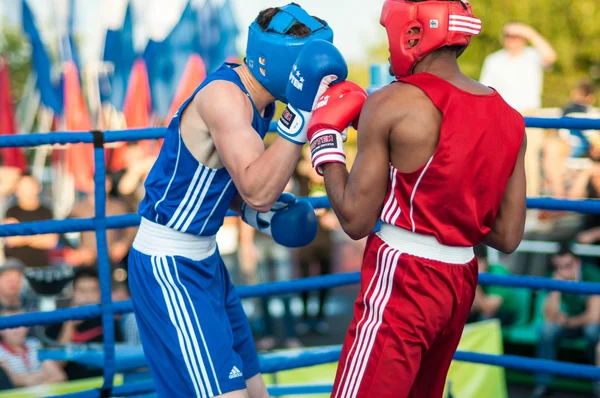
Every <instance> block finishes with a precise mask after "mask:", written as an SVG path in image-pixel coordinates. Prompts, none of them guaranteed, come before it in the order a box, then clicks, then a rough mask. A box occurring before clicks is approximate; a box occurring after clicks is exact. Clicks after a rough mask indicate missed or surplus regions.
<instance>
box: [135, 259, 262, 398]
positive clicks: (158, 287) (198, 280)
mask: <svg viewBox="0 0 600 398" xmlns="http://www.w3.org/2000/svg"><path fill="white" fill-rule="evenodd" d="M128 264H129V287H130V289H131V299H132V302H133V307H134V310H135V315H136V318H137V322H138V326H139V330H140V337H141V339H142V345H143V347H144V354H145V356H146V358H147V359H148V364H149V366H150V371H151V373H152V376H153V379H154V384H155V386H156V390H157V393H158V396H159V397H202V398H206V397H213V396H216V395H221V394H225V393H227V392H230V391H235V390H241V389H244V388H246V379H249V378H251V377H253V376H255V375H257V374H258V373H259V372H260V367H259V361H258V355H257V354H256V348H255V346H254V340H253V339H252V332H251V330H250V326H249V324H248V318H247V317H246V314H245V313H244V309H243V308H242V304H241V302H240V298H239V296H238V295H237V293H236V290H235V287H234V286H233V284H232V283H231V281H230V279H229V273H228V272H227V269H226V268H225V265H224V264H223V261H222V260H221V257H220V255H219V252H218V250H215V252H214V254H212V255H210V256H209V257H208V258H205V259H203V260H200V261H197V260H191V259H189V258H186V257H180V256H166V255H161V256H150V255H147V254H143V253H141V252H139V251H138V250H136V249H131V251H130V254H129V263H128Z"/></svg>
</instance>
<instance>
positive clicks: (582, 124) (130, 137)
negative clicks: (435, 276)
mask: <svg viewBox="0 0 600 398" xmlns="http://www.w3.org/2000/svg"><path fill="white" fill-rule="evenodd" d="M525 125H526V126H527V127H530V128H542V129H571V130H600V119H583V118H581V119H580V118H572V117H562V118H539V117H526V118H525ZM269 131H270V132H275V131H277V122H271V125H270V126H269ZM166 132H167V129H166V128H164V127H150V128H144V129H131V130H107V131H105V133H104V134H105V142H119V141H138V140H146V139H159V138H164V137H165V134H166ZM93 140H94V139H93V136H92V134H91V133H90V132H85V131H73V132H51V133H32V134H21V135H1V136H0V148H9V147H32V146H39V145H55V144H63V145H64V144H77V143H92V142H93Z"/></svg>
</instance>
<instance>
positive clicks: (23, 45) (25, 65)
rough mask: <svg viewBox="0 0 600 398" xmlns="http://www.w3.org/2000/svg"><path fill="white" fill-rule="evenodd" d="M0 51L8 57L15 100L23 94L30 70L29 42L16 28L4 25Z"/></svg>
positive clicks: (0, 39) (1, 32) (0, 36)
mask: <svg viewBox="0 0 600 398" xmlns="http://www.w3.org/2000/svg"><path fill="white" fill-rule="evenodd" d="M0 53H4V54H6V55H7V57H8V65H9V68H10V76H11V83H12V89H13V98H14V99H15V100H17V99H19V98H21V96H22V95H23V89H24V88H25V84H26V83H27V78H28V77H29V74H30V72H31V54H30V51H29V44H28V43H27V40H26V39H25V37H24V36H23V35H22V34H21V32H20V31H19V30H18V29H16V28H13V27H9V26H5V27H4V28H3V29H2V30H1V31H0Z"/></svg>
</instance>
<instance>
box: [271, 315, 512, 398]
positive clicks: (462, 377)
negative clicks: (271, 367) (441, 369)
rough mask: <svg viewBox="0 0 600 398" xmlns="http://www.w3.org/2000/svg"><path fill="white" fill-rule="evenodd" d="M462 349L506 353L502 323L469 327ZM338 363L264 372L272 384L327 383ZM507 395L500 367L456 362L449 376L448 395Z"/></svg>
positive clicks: (466, 397) (470, 397) (473, 397)
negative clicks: (274, 372)
mask: <svg viewBox="0 0 600 398" xmlns="http://www.w3.org/2000/svg"><path fill="white" fill-rule="evenodd" d="M458 350H459V351H470V352H479V353H483V354H494V355H500V354H503V351H504V350H503V346H502V329H501V328H500V322H498V321H497V320H489V321H483V322H478V323H472V324H469V325H467V326H466V327H465V330H464V332H463V335H462V338H461V340H460V343H459V345H458ZM336 369H337V363H331V364H325V365H319V366H312V367H308V368H302V369H294V370H288V371H285V372H278V373H276V374H274V375H264V380H265V383H266V384H267V385H270V384H327V383H333V380H334V378H335V372H336ZM301 396H302V397H306V398H328V397H329V394H321V395H319V394H316V395H294V397H301ZM483 397H485V398H507V397H508V393H507V388H506V379H505V376H504V369H503V368H500V367H494V366H487V365H480V364H473V363H468V362H457V361H453V362H452V365H451V366H450V371H449V372H448V377H447V379H446V391H445V392H444V398H483Z"/></svg>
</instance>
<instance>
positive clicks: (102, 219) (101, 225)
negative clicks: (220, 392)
mask: <svg viewBox="0 0 600 398" xmlns="http://www.w3.org/2000/svg"><path fill="white" fill-rule="evenodd" d="M94 138H95V142H94V163H95V167H94V185H95V186H96V188H95V190H94V208H95V213H94V226H95V230H96V251H97V253H98V257H97V259H98V276H99V279H100V297H101V299H100V308H101V312H102V329H103V341H104V384H103V386H102V389H103V390H104V391H110V390H111V388H112V387H113V384H114V377H115V373H116V369H115V367H116V360H115V322H114V312H113V308H112V295H111V294H112V288H111V280H112V278H111V266H110V259H109V256H108V242H107V238H106V229H107V228H106V168H105V166H104V136H103V134H102V133H101V132H97V133H96V134H95V137H94Z"/></svg>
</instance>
